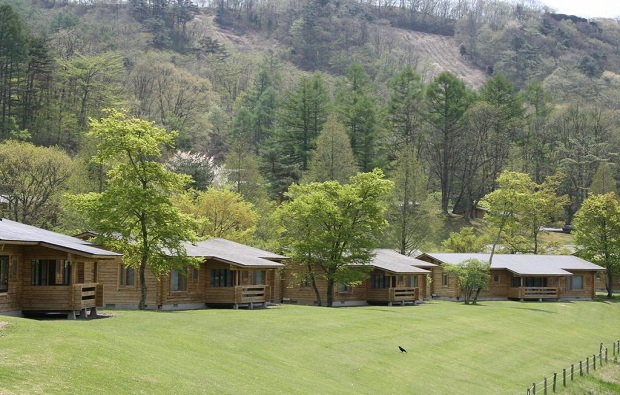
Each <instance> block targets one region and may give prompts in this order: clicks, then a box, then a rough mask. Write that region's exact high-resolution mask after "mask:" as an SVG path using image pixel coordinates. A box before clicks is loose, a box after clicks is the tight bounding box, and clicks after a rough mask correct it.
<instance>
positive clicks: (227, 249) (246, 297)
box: [100, 238, 287, 310]
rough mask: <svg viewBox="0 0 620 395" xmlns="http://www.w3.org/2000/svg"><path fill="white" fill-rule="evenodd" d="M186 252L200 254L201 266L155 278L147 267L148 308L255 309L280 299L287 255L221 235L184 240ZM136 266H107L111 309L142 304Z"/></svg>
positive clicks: (105, 277) (105, 276)
mask: <svg viewBox="0 0 620 395" xmlns="http://www.w3.org/2000/svg"><path fill="white" fill-rule="evenodd" d="M185 248H186V251H187V255H188V256H191V257H196V258H200V259H201V260H202V263H201V264H200V266H199V267H187V268H185V269H184V270H178V269H171V270H170V271H169V272H168V273H167V274H165V275H162V276H159V277H156V276H155V275H153V274H152V273H151V272H150V270H147V274H146V282H147V300H146V304H147V308H149V309H159V310H187V309H201V308H205V307H208V306H231V307H233V308H238V307H240V306H244V307H248V308H250V309H251V308H254V307H255V306H266V305H267V304H269V303H272V302H277V301H279V300H280V298H281V295H280V289H281V287H280V286H279V275H278V269H280V268H282V267H283V266H284V264H282V263H281V262H282V261H283V260H285V259H287V258H286V257H285V256H282V255H278V254H274V253H272V252H268V251H264V250H261V249H258V248H254V247H250V246H247V245H244V244H240V243H236V242H233V241H230V240H226V239H222V238H211V239H208V240H203V241H200V242H198V243H197V244H196V245H192V244H189V243H188V244H186V245H185ZM137 274H138V271H137V269H134V268H131V267H127V266H125V265H124V264H123V262H122V261H121V260H118V261H117V262H116V265H115V266H106V268H105V272H103V273H102V275H101V276H100V278H101V281H103V283H104V284H105V287H106V298H105V306H106V307H108V308H129V309H135V308H138V303H139V301H140V285H139V280H138V275H137Z"/></svg>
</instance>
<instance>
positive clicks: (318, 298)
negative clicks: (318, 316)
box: [308, 264, 323, 306]
mask: <svg viewBox="0 0 620 395" xmlns="http://www.w3.org/2000/svg"><path fill="white" fill-rule="evenodd" d="M308 273H310V281H311V283H312V289H313V290H314V295H315V296H316V304H317V305H318V306H323V303H322V302H321V293H320V292H319V288H318V287H317V286H316V278H315V277H314V271H312V265H310V264H308Z"/></svg>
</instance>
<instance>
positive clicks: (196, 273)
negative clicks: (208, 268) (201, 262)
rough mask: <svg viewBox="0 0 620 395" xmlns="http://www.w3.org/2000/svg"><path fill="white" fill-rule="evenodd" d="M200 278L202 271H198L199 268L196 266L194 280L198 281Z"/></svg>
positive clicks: (193, 270) (193, 272)
mask: <svg viewBox="0 0 620 395" xmlns="http://www.w3.org/2000/svg"><path fill="white" fill-rule="evenodd" d="M199 278H200V272H199V271H198V268H194V269H192V280H193V281H194V282H195V283H197V282H198V280H199Z"/></svg>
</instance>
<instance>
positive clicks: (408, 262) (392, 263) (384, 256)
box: [370, 249, 436, 274]
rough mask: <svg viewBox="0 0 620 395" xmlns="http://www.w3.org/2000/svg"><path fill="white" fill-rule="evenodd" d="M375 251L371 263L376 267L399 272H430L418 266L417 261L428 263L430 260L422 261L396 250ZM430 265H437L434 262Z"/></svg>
mask: <svg viewBox="0 0 620 395" xmlns="http://www.w3.org/2000/svg"><path fill="white" fill-rule="evenodd" d="M374 252H375V257H374V258H373V260H372V261H371V262H370V264H371V265H373V266H374V267H376V268H379V269H383V270H385V271H388V272H391V273H399V274H416V273H420V274H422V273H430V272H429V271H428V270H424V269H420V268H419V267H417V266H418V265H417V263H420V262H421V263H424V264H427V265H428V262H424V261H420V260H419V259H416V258H413V257H410V256H407V255H402V254H399V253H398V252H396V251H394V250H388V249H377V250H375V251H374ZM414 265H415V266H414ZM430 265H432V266H436V265H434V264H432V263H431V264H430Z"/></svg>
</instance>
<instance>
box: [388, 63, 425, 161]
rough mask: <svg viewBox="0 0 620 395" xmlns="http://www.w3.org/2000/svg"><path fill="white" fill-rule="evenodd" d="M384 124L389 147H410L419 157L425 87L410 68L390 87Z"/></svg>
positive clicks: (400, 74)
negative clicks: (387, 131) (387, 132)
mask: <svg viewBox="0 0 620 395" xmlns="http://www.w3.org/2000/svg"><path fill="white" fill-rule="evenodd" d="M388 87H389V89H390V96H389V99H388V103H387V124H388V127H389V128H390V129H391V130H392V133H391V135H390V136H389V139H390V143H391V145H392V146H393V147H395V148H400V147H402V146H403V145H408V146H411V147H413V149H414V151H413V152H415V153H416V157H418V156H419V153H420V150H421V143H422V126H421V125H422V117H423V108H424V104H423V103H424V85H423V83H422V78H421V77H420V76H419V75H418V74H416V73H415V72H414V71H413V69H412V68H411V67H410V66H406V67H405V68H404V69H403V71H401V72H400V73H399V74H397V75H396V76H395V77H394V78H393V79H392V80H390V82H389V85H388Z"/></svg>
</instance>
